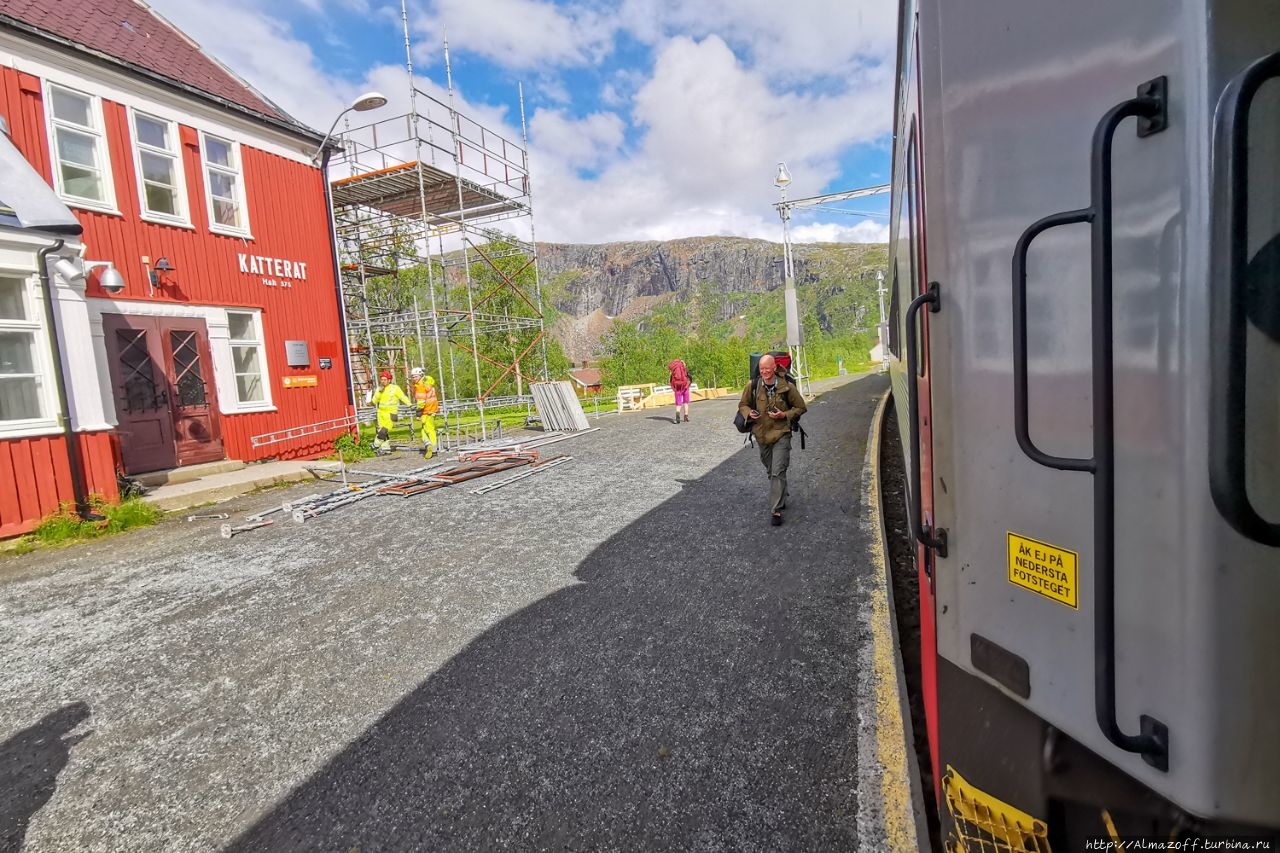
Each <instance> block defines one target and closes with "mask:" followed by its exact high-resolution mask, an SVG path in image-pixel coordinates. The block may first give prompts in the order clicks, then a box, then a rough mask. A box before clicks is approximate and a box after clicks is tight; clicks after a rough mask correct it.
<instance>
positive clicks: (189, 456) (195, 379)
mask: <svg viewBox="0 0 1280 853" xmlns="http://www.w3.org/2000/svg"><path fill="white" fill-rule="evenodd" d="M102 329H103V334H104V335H105V337H106V343H107V356H108V360H109V361H110V364H111V387H112V390H113V392H114V395H115V402H116V418H117V420H118V422H119V433H120V447H121V453H122V455H123V457H124V469H125V473H127V474H141V473H144V472H146V471H160V470H163V469H166V468H176V467H178V466H181V465H194V464H196V463H200V462H214V461H217V460H219V459H222V458H224V456H225V455H226V454H225V451H224V450H223V447H222V429H221V426H220V425H219V423H218V409H217V395H216V394H215V393H214V381H213V361H212V359H211V358H210V356H209V330H208V329H207V328H206V327H205V324H204V320H201V319H193V318H190V317H135V316H130V315H126V314H104V315H103V316H102Z"/></svg>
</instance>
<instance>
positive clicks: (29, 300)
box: [0, 274, 57, 436]
mask: <svg viewBox="0 0 1280 853" xmlns="http://www.w3.org/2000/svg"><path fill="white" fill-rule="evenodd" d="M33 279H34V276H22V275H16V274H0V436H6V435H12V434H14V433H15V432H19V433H21V432H26V431H31V430H39V429H45V430H47V429H48V428H50V427H54V426H56V425H57V423H56V421H55V419H54V417H53V413H54V403H53V400H52V398H51V395H52V389H53V386H52V383H51V382H50V379H49V365H48V364H47V358H46V353H47V351H48V346H49V342H48V339H47V338H46V336H45V330H44V324H43V321H42V317H41V313H40V306H39V304H38V303H37V301H36V298H35V292H34V287H33V281H32V280H33Z"/></svg>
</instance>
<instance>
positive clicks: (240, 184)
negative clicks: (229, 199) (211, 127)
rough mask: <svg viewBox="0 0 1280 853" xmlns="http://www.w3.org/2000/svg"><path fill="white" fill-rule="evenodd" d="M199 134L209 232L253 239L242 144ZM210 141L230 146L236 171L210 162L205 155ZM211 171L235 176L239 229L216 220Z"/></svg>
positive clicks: (220, 137) (217, 136) (215, 136)
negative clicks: (246, 193)
mask: <svg viewBox="0 0 1280 853" xmlns="http://www.w3.org/2000/svg"><path fill="white" fill-rule="evenodd" d="M199 134H200V168H201V174H202V175H203V177H204V200H205V209H206V210H207V211H208V213H209V230H210V231H212V232H214V233H215V234H227V235H230V236H232V237H249V238H252V237H253V234H252V233H251V232H250V230H249V203H248V201H247V199H246V195H245V187H244V159H243V157H241V152H240V143H239V142H236V141H235V140H234V139H230V138H228V137H225V136H219V135H218V134H216V133H208V132H206V131H204V130H201V131H200V132H199ZM208 139H216V140H218V141H219V142H225V143H226V144H227V145H228V146H230V148H231V157H232V159H233V160H235V168H234V169H228V168H227V167H225V166H222V165H219V164H216V163H210V162H209V159H208V157H207V156H206V155H205V142H206V140H208ZM210 170H212V171H215V172H221V173H223V174H231V175H234V176H235V179H236V199H235V201H236V204H238V205H239V206H240V220H241V225H240V227H239V228H234V227H232V226H230V225H223V224H222V223H220V222H218V220H217V219H216V218H215V216H214V213H213V184H212V183H211V182H210V181H209V172H210Z"/></svg>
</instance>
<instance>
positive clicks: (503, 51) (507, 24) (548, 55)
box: [411, 0, 613, 69]
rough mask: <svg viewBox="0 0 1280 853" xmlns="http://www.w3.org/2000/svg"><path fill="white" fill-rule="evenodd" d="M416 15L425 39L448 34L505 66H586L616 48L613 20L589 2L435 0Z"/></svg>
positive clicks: (434, 41) (460, 47)
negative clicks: (610, 21)
mask: <svg viewBox="0 0 1280 853" xmlns="http://www.w3.org/2000/svg"><path fill="white" fill-rule="evenodd" d="M431 7H432V8H430V9H429V10H427V11H426V12H425V13H424V14H423V15H421V16H418V17H417V18H414V19H411V20H412V21H413V22H414V23H415V25H416V26H417V29H418V31H419V32H420V33H422V34H424V35H425V37H426V38H425V40H426V42H427V43H430V44H438V43H440V42H441V41H443V40H444V38H445V37H446V35H447V36H448V40H449V45H450V47H451V48H456V49H458V50H467V51H471V52H473V53H475V54H478V55H480V56H483V57H486V58H487V59H490V60H492V61H493V62H495V63H497V64H498V65H501V66H503V67H506V68H519V69H533V68H537V67H538V66H540V65H544V64H550V65H555V66H564V65H582V64H585V63H588V62H592V61H595V60H598V59H599V58H600V57H601V56H603V55H604V54H606V53H607V52H608V51H609V49H610V48H611V41H612V29H613V27H612V25H611V24H610V23H609V22H608V19H607V18H605V17H604V16H602V15H600V14H598V13H597V12H595V11H594V10H592V9H590V8H586V7H584V6H576V7H575V6H569V7H561V6H557V5H556V4H555V3H550V2H538V0H435V2H434V3H432V4H431Z"/></svg>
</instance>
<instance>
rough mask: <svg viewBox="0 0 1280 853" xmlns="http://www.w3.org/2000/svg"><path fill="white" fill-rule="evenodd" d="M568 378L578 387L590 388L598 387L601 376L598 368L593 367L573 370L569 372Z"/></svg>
mask: <svg viewBox="0 0 1280 853" xmlns="http://www.w3.org/2000/svg"><path fill="white" fill-rule="evenodd" d="M569 376H570V377H571V378H572V379H573V381H574V382H577V383H578V384H579V385H583V386H585V387H587V388H590V387H591V386H592V385H599V384H600V382H601V380H602V378H603V374H601V372H600V370H599V368H595V367H579V368H576V369H574V370H570V371H569Z"/></svg>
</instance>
